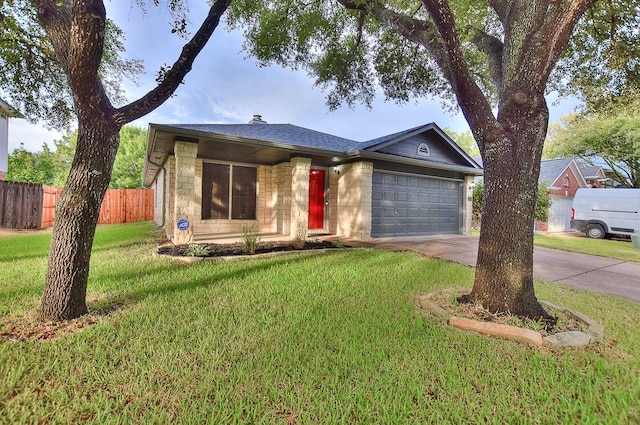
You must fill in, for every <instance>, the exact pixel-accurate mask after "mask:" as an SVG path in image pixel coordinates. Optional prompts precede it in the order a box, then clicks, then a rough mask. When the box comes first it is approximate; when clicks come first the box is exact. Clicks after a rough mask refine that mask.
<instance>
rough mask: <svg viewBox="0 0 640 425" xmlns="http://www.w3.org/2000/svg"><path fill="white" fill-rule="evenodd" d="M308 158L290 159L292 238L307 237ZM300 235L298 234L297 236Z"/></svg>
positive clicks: (309, 163) (309, 165) (309, 160)
mask: <svg viewBox="0 0 640 425" xmlns="http://www.w3.org/2000/svg"><path fill="white" fill-rule="evenodd" d="M310 170H311V159H310V158H292V159H291V223H290V232H289V234H290V235H291V237H292V238H295V237H297V236H302V232H304V236H305V237H306V236H307V231H308V228H309V171H310ZM299 233H300V234H299Z"/></svg>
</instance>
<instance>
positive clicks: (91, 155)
mask: <svg viewBox="0 0 640 425" xmlns="http://www.w3.org/2000/svg"><path fill="white" fill-rule="evenodd" d="M118 132H119V128H118V127H117V126H115V125H114V124H113V123H107V122H100V121H98V120H92V121H91V122H89V123H88V124H85V125H83V123H80V127H79V129H78V144H77V148H76V154H75V157H74V160H73V164H72V166H71V171H70V173H69V179H68V180H67V184H66V185H65V187H64V189H63V190H62V196H61V197H60V203H59V204H58V206H57V209H56V219H55V224H54V227H53V237H52V240H51V249H50V251H49V262H48V265H47V275H46V280H45V289H44V294H43V296H42V305H41V308H40V317H41V319H42V320H50V321H58V320H65V319H73V318H76V317H79V316H82V315H83V314H86V313H87V304H86V301H85V300H86V292H87V279H88V276H89V263H90V258H91V247H92V245H93V237H94V234H95V230H96V225H97V223H98V218H99V215H100V206H101V204H102V199H103V198H104V194H105V192H106V190H107V188H108V187H109V181H110V179H111V171H112V169H113V162H114V159H115V155H116V151H117V149H118V144H119V135H118Z"/></svg>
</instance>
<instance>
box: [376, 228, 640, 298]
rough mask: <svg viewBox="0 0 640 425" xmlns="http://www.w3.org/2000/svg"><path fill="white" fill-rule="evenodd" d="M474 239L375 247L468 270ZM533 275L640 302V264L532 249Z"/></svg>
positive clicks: (400, 241)
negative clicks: (409, 252) (464, 266)
mask: <svg viewBox="0 0 640 425" xmlns="http://www.w3.org/2000/svg"><path fill="white" fill-rule="evenodd" d="M478 240H479V239H478V238H477V237H473V236H461V235H438V236H426V237H425V236H420V237H407V238H383V239H377V240H376V246H377V247H379V248H384V249H390V250H407V249H408V250H412V251H416V252H420V253H422V254H424V255H426V256H429V257H435V258H443V259H447V260H451V261H456V262H458V263H462V264H467V265H469V266H475V265H476V257H477V255H478ZM533 275H534V277H536V278H539V279H543V280H547V281H550V282H558V283H562V284H564V285H567V286H570V287H573V288H580V289H586V290H588V291H593V292H599V293H602V294H609V295H618V296H621V297H624V298H628V299H630V300H633V301H638V302H640V263H636V262H632V261H621V260H614V259H611V258H604V257H596V256H593V255H586V254H576V253H573V252H567V251H559V250H557V249H549V248H539V247H535V248H534V251H533Z"/></svg>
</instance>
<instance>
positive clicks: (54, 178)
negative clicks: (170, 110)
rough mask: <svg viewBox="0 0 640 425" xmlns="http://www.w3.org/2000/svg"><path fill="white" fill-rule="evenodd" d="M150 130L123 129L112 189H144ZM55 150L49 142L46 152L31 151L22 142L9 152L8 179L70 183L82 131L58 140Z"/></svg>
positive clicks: (61, 184) (132, 127)
mask: <svg viewBox="0 0 640 425" xmlns="http://www.w3.org/2000/svg"><path fill="white" fill-rule="evenodd" d="M146 141H147V131H146V130H144V129H143V128H139V127H136V126H124V127H122V129H121V130H120V147H119V149H118V153H117V154H116V159H115V162H114V165H113V172H112V174H111V182H110V183H109V187H110V188H111V189H139V188H142V169H143V166H144V154H145V148H146ZM53 143H54V149H53V150H51V149H50V148H49V146H48V145H47V144H43V145H42V151H40V152H29V151H27V150H26V149H25V148H24V145H21V146H20V148H18V149H14V151H13V152H11V153H10V154H9V169H8V171H7V176H6V179H7V180H8V181H15V182H27V183H40V184H45V185H49V186H56V187H62V186H64V184H65V183H66V182H67V176H68V175H69V170H70V169H71V164H72V162H73V156H74V154H75V151H76V146H77V144H78V131H77V130H76V131H74V132H72V133H69V134H66V135H65V136H63V137H62V138H61V139H60V140H54V142H53Z"/></svg>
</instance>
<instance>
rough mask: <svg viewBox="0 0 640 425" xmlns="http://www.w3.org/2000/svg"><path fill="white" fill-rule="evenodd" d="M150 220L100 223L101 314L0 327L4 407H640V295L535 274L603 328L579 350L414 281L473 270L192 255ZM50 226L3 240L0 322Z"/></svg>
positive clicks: (530, 413)
mask: <svg viewBox="0 0 640 425" xmlns="http://www.w3.org/2000/svg"><path fill="white" fill-rule="evenodd" d="M151 231H152V227H151V226H150V225H149V224H129V225H111V226H99V228H98V234H97V238H96V244H95V247H94V254H93V258H92V269H91V278H90V282H89V288H88V299H89V300H90V308H94V309H95V308H100V309H108V308H116V309H115V310H114V311H112V312H111V313H110V314H109V315H107V316H103V317H102V318H100V317H97V316H96V319H95V320H97V321H98V323H97V324H95V325H92V326H89V327H87V328H85V329H83V330H81V331H78V332H75V333H68V334H66V335H63V336H59V337H57V338H54V339H50V340H28V341H27V342H6V341H3V342H0V423H79V422H88V423H99V424H102V423H177V424H182V423H184V424H191V423H214V424H218V423H219V424H227V423H266V424H309V423H322V424H333V423H362V424H372V423H380V424H394V423H397V424H407V423H416V424H425V423H438V424H443V423H451V424H459V423H468V424H474V423H483V424H484V423H496V424H497V423H523V424H525V423H526V424H529V423H532V424H534V423H542V424H551V423H553V424H556V423H558V424H559V423H585V424H600V423H620V424H622V423H638V422H640V408H639V406H640V362H639V361H638V360H639V359H640V347H639V344H638V341H640V331H639V330H638V327H637V323H639V322H640V304H638V303H633V302H631V301H626V300H623V299H620V298H614V297H609V296H602V295H597V294H592V293H587V292H583V291H576V290H572V289H568V288H565V287H562V286H560V285H557V284H549V283H539V284H538V287H537V293H538V296H539V297H540V298H541V299H547V300H549V301H552V302H554V303H556V304H561V305H564V306H566V307H570V308H574V309H578V310H580V311H582V312H583V313H585V314H588V315H590V316H592V317H594V318H595V319H596V320H597V321H599V322H600V323H601V324H603V325H604V327H605V333H606V339H605V340H604V341H603V342H601V343H598V344H595V345H593V346H590V347H589V348H587V349H585V350H577V349H576V350H571V349H568V350H562V351H560V350H554V349H550V348H544V349H535V348H529V347H527V346H525V345H522V344H518V343H514V342H509V341H502V340H496V339H490V338H487V337H483V336H480V335H476V334H472V333H468V332H464V331H460V330H457V329H454V328H452V327H449V326H448V325H446V324H445V323H444V322H442V321H441V319H436V318H433V317H429V316H425V315H421V314H419V313H418V311H417V308H416V303H415V301H414V296H415V294H417V293H423V292H430V291H433V290H436V289H441V288H448V287H470V285H471V283H472V277H473V269H471V268H468V267H465V266H462V265H458V264H454V263H450V262H445V261H436V260H430V259H426V258H424V257H422V256H420V255H415V254H412V253H406V252H405V253H394V252H385V251H377V250H345V251H339V252H327V253H309V254H299V255H295V256H285V257H273V258H269V259H256V260H251V261H243V262H199V263H194V264H189V265H185V264H183V263H179V262H176V261H171V260H168V259H164V258H159V259H156V258H153V257H152V255H151V251H152V248H153V243H152V242H151V238H150V237H149V235H150V232H151ZM49 238H50V236H48V235H40V236H21V237H17V238H0V322H1V323H2V326H3V328H2V330H3V331H5V332H6V326H7V324H8V323H13V322H15V320H16V318H17V317H21V316H22V315H26V319H25V320H28V318H29V317H30V315H31V314H32V312H33V311H34V309H35V308H36V306H37V304H38V302H39V297H40V295H41V292H42V280H43V277H44V267H45V264H46V252H47V246H48V245H47V244H48V239H49Z"/></svg>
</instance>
